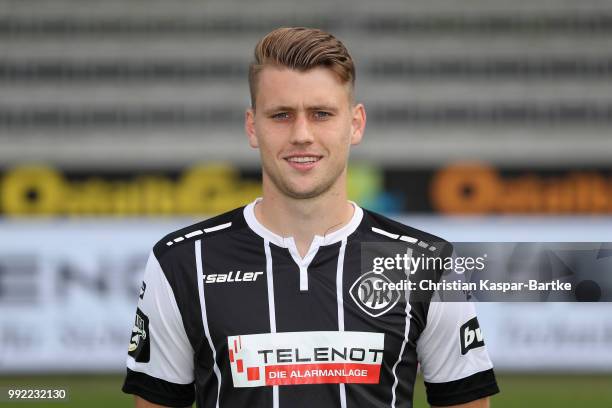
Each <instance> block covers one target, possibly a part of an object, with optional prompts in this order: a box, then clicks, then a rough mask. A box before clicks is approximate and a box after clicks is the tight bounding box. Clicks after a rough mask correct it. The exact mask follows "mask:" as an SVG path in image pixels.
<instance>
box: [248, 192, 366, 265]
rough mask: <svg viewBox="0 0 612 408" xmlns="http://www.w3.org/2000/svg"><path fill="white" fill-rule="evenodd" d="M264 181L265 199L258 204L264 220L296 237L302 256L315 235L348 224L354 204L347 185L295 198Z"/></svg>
mask: <svg viewBox="0 0 612 408" xmlns="http://www.w3.org/2000/svg"><path fill="white" fill-rule="evenodd" d="M270 184H271V183H265V182H264V184H263V199H262V200H261V201H260V202H259V203H258V204H257V205H256V206H255V216H256V217H257V219H258V220H259V222H260V223H261V224H263V225H264V226H265V227H266V228H268V229H269V230H271V231H272V232H274V233H276V234H278V235H280V236H282V237H293V238H294V240H295V243H296V246H297V249H298V252H299V253H300V255H301V256H304V255H305V254H306V253H307V252H308V248H309V247H310V244H311V242H312V240H313V238H314V236H315V235H321V236H325V235H326V234H329V233H331V232H334V231H336V230H338V229H340V228H342V227H343V226H344V225H346V224H347V223H348V222H349V221H350V220H351V217H352V216H353V212H354V208H353V206H352V205H351V203H349V202H348V200H347V195H346V187H345V186H344V185H340V187H342V188H332V189H330V190H329V191H327V192H326V193H324V194H321V195H320V196H317V197H313V198H308V199H294V198H290V197H287V196H286V195H283V194H280V193H279V192H278V191H275V187H274V186H271V185H270Z"/></svg>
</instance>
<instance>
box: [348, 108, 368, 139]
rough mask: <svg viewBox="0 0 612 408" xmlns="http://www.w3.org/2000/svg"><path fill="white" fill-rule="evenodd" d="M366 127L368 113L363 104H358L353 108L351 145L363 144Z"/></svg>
mask: <svg viewBox="0 0 612 408" xmlns="http://www.w3.org/2000/svg"><path fill="white" fill-rule="evenodd" d="M365 127H366V111H365V106H363V104H362V103H358V104H356V105H355V106H354V107H353V108H352V119H351V145H358V144H359V143H361V139H362V138H363V133H364V132H365Z"/></svg>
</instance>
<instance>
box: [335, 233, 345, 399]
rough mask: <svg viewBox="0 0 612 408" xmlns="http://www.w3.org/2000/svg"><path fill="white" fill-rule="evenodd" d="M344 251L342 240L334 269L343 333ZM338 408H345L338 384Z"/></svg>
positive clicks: (341, 384)
mask: <svg viewBox="0 0 612 408" xmlns="http://www.w3.org/2000/svg"><path fill="white" fill-rule="evenodd" d="M345 250H346V238H344V239H343V240H342V244H341V245H340V252H339V253H338V268H337V269H336V301H337V303H338V330H339V331H341V332H343V331H344V295H343V292H342V290H343V285H342V279H343V275H344V252H345ZM340 408H346V387H345V386H344V383H340Z"/></svg>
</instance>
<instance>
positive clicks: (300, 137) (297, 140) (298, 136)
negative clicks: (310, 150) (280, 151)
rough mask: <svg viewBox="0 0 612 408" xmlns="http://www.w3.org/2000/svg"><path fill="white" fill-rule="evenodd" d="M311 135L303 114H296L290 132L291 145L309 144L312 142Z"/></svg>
mask: <svg viewBox="0 0 612 408" xmlns="http://www.w3.org/2000/svg"><path fill="white" fill-rule="evenodd" d="M313 140H314V139H313V135H312V131H311V129H310V124H309V123H308V119H307V118H306V115H304V114H301V113H300V114H298V115H297V117H296V119H295V121H294V122H293V129H292V131H291V143H293V144H309V143H312V142H313Z"/></svg>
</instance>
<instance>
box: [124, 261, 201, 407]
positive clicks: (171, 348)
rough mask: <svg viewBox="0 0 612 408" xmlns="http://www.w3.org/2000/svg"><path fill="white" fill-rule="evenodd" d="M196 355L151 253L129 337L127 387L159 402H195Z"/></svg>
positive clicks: (125, 386)
mask: <svg viewBox="0 0 612 408" xmlns="http://www.w3.org/2000/svg"><path fill="white" fill-rule="evenodd" d="M193 355H194V353H193V348H192V347H191V344H190V343H189V340H188V338H187V334H186V332H185V328H184V326H183V320H182V318H181V314H180V312H179V308H178V306H177V303H176V299H175V298H174V294H173V292H172V288H171V287H170V284H169V283H168V280H167V278H166V276H165V274H164V272H163V270H162V268H161V266H160V264H159V261H158V260H157V258H156V257H155V255H154V254H153V253H151V254H150V255H149V260H148V261H147V266H146V269H145V274H144V280H143V283H142V287H141V289H140V295H139V299H138V307H137V308H136V316H135V318H134V326H133V328H132V334H131V337H130V343H129V347H128V358H127V375H126V378H125V383H124V385H123V391H124V392H126V393H128V394H135V395H138V396H140V397H142V398H144V399H146V400H147V401H150V402H153V403H156V404H161V405H166V406H172V407H185V406H190V405H192V404H193V402H194V400H195V392H194V385H193V381H194V367H193Z"/></svg>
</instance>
